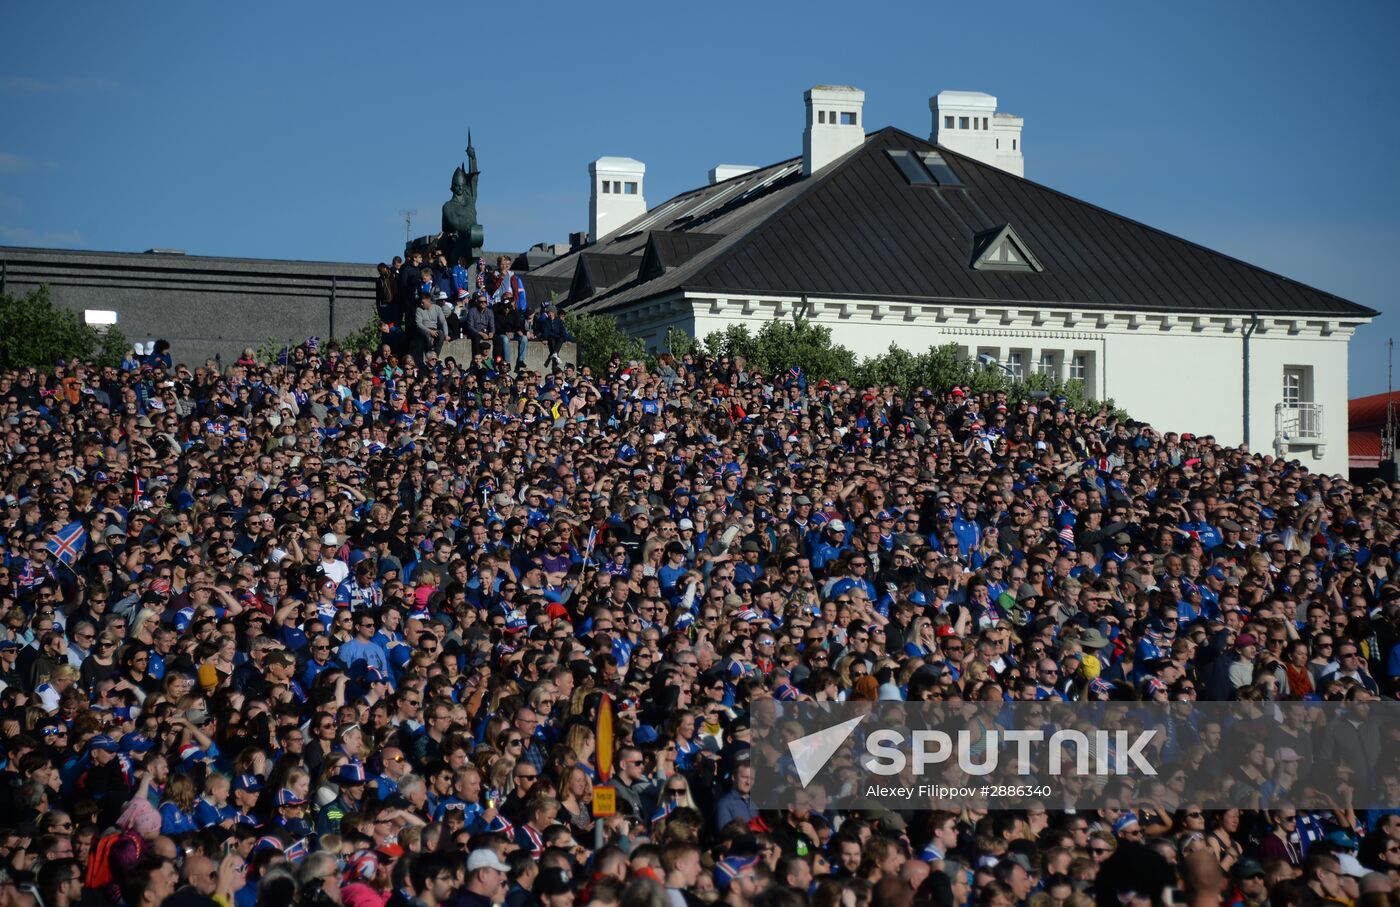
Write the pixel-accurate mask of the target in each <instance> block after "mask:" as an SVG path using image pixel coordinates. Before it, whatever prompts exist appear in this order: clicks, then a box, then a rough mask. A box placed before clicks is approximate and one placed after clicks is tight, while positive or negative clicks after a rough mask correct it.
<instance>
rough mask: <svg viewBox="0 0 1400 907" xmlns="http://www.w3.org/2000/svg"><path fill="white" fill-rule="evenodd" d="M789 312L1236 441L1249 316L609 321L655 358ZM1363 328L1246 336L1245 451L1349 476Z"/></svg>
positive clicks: (904, 309)
mask: <svg viewBox="0 0 1400 907" xmlns="http://www.w3.org/2000/svg"><path fill="white" fill-rule="evenodd" d="M798 314H803V315H804V317H806V318H808V319H809V320H811V321H813V322H815V323H817V324H822V325H825V326H826V327H828V328H829V329H830V330H831V333H832V336H833V337H834V338H836V340H837V342H839V343H841V344H842V345H843V346H846V347H847V348H849V349H851V350H852V351H853V352H855V353H856V355H857V356H858V357H870V356H877V355H880V354H881V353H884V352H886V351H887V350H888V349H889V347H890V346H891V344H892V343H893V344H896V345H898V346H900V347H902V348H904V349H907V350H910V351H911V352H920V351H923V350H926V349H928V348H929V347H934V346H944V345H946V344H950V343H952V344H956V345H957V346H958V347H959V349H960V350H961V351H962V352H963V353H965V354H966V355H967V356H968V357H969V358H975V357H976V356H978V355H988V356H990V357H992V358H993V359H995V360H997V361H998V362H1000V363H1001V364H1002V365H1005V366H1008V367H1011V368H1017V367H1019V370H1020V371H1021V372H1022V376H1023V377H1024V376H1025V375H1026V374H1030V373H1033V372H1035V371H1038V370H1042V369H1044V370H1047V371H1049V372H1051V373H1052V374H1054V375H1055V376H1057V377H1060V378H1064V379H1069V378H1079V379H1080V380H1083V381H1084V384H1085V387H1086V390H1087V391H1088V393H1089V394H1090V395H1091V396H1093V397H1096V398H1099V399H1112V400H1113V401H1114V403H1115V404H1116V405H1118V406H1119V407H1121V408H1122V409H1124V410H1125V411H1126V412H1127V413H1128V414H1129V415H1130V416H1132V417H1133V418H1135V419H1140V420H1143V421H1146V422H1149V423H1151V424H1152V426H1153V427H1154V428H1156V429H1157V430H1158V431H1162V432H1166V431H1176V432H1188V431H1189V432H1193V433H1195V434H1198V435H1213V436H1215V438H1216V440H1217V441H1218V442H1219V443H1221V444H1224V445H1228V446H1233V445H1237V444H1242V443H1244V441H1245V399H1244V367H1243V355H1244V345H1245V339H1244V335H1245V333H1246V332H1247V331H1248V329H1249V326H1250V322H1249V319H1248V318H1247V317H1240V316H1234V315H1218V316H1202V317H1197V316H1188V315H1164V314H1161V313H1152V312H1130V311H1087V310H1060V309H1023V308H999V307H975V308H974V307H968V306H962V305H952V304H949V305H937V304H931V303H930V304H920V303H909V302H897V303H882V302H877V301H873V300H871V301H854V300H822V299H816V298H810V297H809V298H808V299H807V300H806V303H805V305H804V303H803V302H802V301H801V300H800V299H794V298H780V297H766V298H757V299H734V298H725V297H719V296H701V295H690V296H686V297H681V296H675V297H673V298H671V299H669V300H657V301H654V302H648V303H641V304H639V305H636V306H632V307H629V308H628V310H626V311H623V312H619V313H617V318H618V324H619V326H621V327H623V328H624V329H625V330H627V331H628V332H629V333H631V334H634V335H636V336H639V337H641V338H643V339H644V340H645V341H646V342H647V344H648V346H649V348H651V349H653V350H657V351H660V350H664V349H665V343H666V332H667V329H668V328H670V327H676V328H679V329H681V330H684V331H686V332H687V333H689V334H691V336H694V337H701V338H703V337H705V336H707V335H709V334H710V333H712V332H715V331H723V330H724V329H725V328H726V327H728V326H729V325H731V324H743V325H746V326H747V327H748V328H749V330H750V331H751V332H754V333H756V332H757V331H758V330H759V329H760V328H762V327H763V324H764V323H765V322H766V321H769V320H771V319H773V318H792V317H794V316H795V315H798ZM1366 321H1367V319H1358V320H1346V321H1339V320H1336V319H1335V318H1334V319H1317V320H1313V319H1302V318H1261V319H1260V320H1259V322H1258V323H1257V326H1256V327H1255V328H1254V330H1253V332H1252V335H1251V336H1250V338H1249V371H1250V382H1249V385H1250V386H1249V401H1248V411H1249V419H1248V421H1249V433H1248V441H1249V446H1250V448H1251V449H1252V450H1255V451H1260V452H1266V453H1275V454H1280V453H1281V454H1282V455H1283V456H1284V457H1286V458H1288V459H1299V460H1301V461H1302V462H1303V463H1304V464H1305V465H1307V466H1308V468H1309V469H1312V470H1314V471H1323V472H1327V473H1337V472H1340V473H1345V472H1346V469H1347V343H1348V341H1349V340H1350V339H1351V336H1352V334H1353V333H1354V332H1355V329H1356V327H1357V326H1359V325H1360V324H1364V323H1366ZM1280 406H1282V407H1283V410H1282V412H1281V413H1280V411H1279V410H1280ZM1280 417H1282V418H1281V419H1280ZM1280 421H1282V422H1283V423H1285V424H1284V429H1285V430H1284V432H1282V433H1280V432H1279V431H1278V428H1279V424H1280Z"/></svg>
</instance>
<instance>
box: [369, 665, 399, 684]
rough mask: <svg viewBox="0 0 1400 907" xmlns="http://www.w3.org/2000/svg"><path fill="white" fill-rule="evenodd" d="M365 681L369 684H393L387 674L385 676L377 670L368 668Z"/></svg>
mask: <svg viewBox="0 0 1400 907" xmlns="http://www.w3.org/2000/svg"><path fill="white" fill-rule="evenodd" d="M365 680H366V681H367V682H369V683H388V684H392V683H393V682H394V681H393V680H392V679H391V678H390V677H389V675H388V674H385V673H384V672H383V671H381V670H379V669H378V668H370V669H369V670H367V671H365Z"/></svg>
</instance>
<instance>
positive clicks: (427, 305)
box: [412, 290, 447, 367]
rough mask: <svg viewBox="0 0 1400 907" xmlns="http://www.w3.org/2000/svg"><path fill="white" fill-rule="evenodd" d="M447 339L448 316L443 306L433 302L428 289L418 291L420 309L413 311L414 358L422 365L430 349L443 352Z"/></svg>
mask: <svg viewBox="0 0 1400 907" xmlns="http://www.w3.org/2000/svg"><path fill="white" fill-rule="evenodd" d="M446 339H447V316H446V315H445V314H443V311H442V306H440V305H438V304H437V303H435V302H433V296H432V294H431V293H430V292H428V291H427V290H422V291H420V292H419V293H418V309H417V311H415V312H414V313H413V350H412V352H413V358H414V360H415V361H416V362H417V363H418V365H419V366H420V367H422V366H423V363H424V357H426V356H427V354H428V350H432V351H433V352H434V353H441V352H442V344H443V342H444V341H446Z"/></svg>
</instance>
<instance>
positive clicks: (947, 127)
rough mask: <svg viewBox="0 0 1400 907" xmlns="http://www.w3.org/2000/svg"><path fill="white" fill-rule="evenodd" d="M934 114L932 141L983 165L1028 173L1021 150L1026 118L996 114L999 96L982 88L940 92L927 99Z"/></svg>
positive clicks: (930, 135) (930, 133) (930, 132)
mask: <svg viewBox="0 0 1400 907" xmlns="http://www.w3.org/2000/svg"><path fill="white" fill-rule="evenodd" d="M928 109H929V111H930V113H932V114H933V128H932V129H931V130H930V131H929V141H931V142H933V143H934V144H935V145H942V146H943V147H944V148H950V149H952V150H953V151H956V152H958V153H959V154H965V155H967V156H968V157H970V158H975V159H976V160H979V161H981V162H982V163H984V164H991V165H992V166H993V167H997V168H1000V169H1002V170H1005V171H1006V172H1007V173H1014V174H1016V175H1017V176H1025V175H1026V161H1025V157H1024V156H1023V155H1022V153H1021V128H1022V127H1023V126H1024V125H1025V120H1024V119H1022V118H1021V117H1018V116H1013V115H1012V114H1009V113H997V99H996V98H995V97H994V96H992V95H989V94H987V93H985V92H981V91H940V92H939V93H938V94H936V95H934V96H933V97H931V98H929V99H928Z"/></svg>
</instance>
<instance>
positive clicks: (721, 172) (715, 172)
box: [710, 164, 758, 186]
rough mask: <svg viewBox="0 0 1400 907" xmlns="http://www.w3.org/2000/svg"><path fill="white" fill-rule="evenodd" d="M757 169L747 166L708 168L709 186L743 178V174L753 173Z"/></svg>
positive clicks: (730, 165) (717, 165) (724, 165)
mask: <svg viewBox="0 0 1400 907" xmlns="http://www.w3.org/2000/svg"><path fill="white" fill-rule="evenodd" d="M757 169H758V168H757V167H752V166H750V165H748V164H716V165H715V166H713V167H711V168H710V185H711V186H713V185H714V184H715V183H722V182H724V181H725V180H730V179H733V178H734V177H736V176H743V175H744V174H745V173H753V172H754V171H755V170H757Z"/></svg>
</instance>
